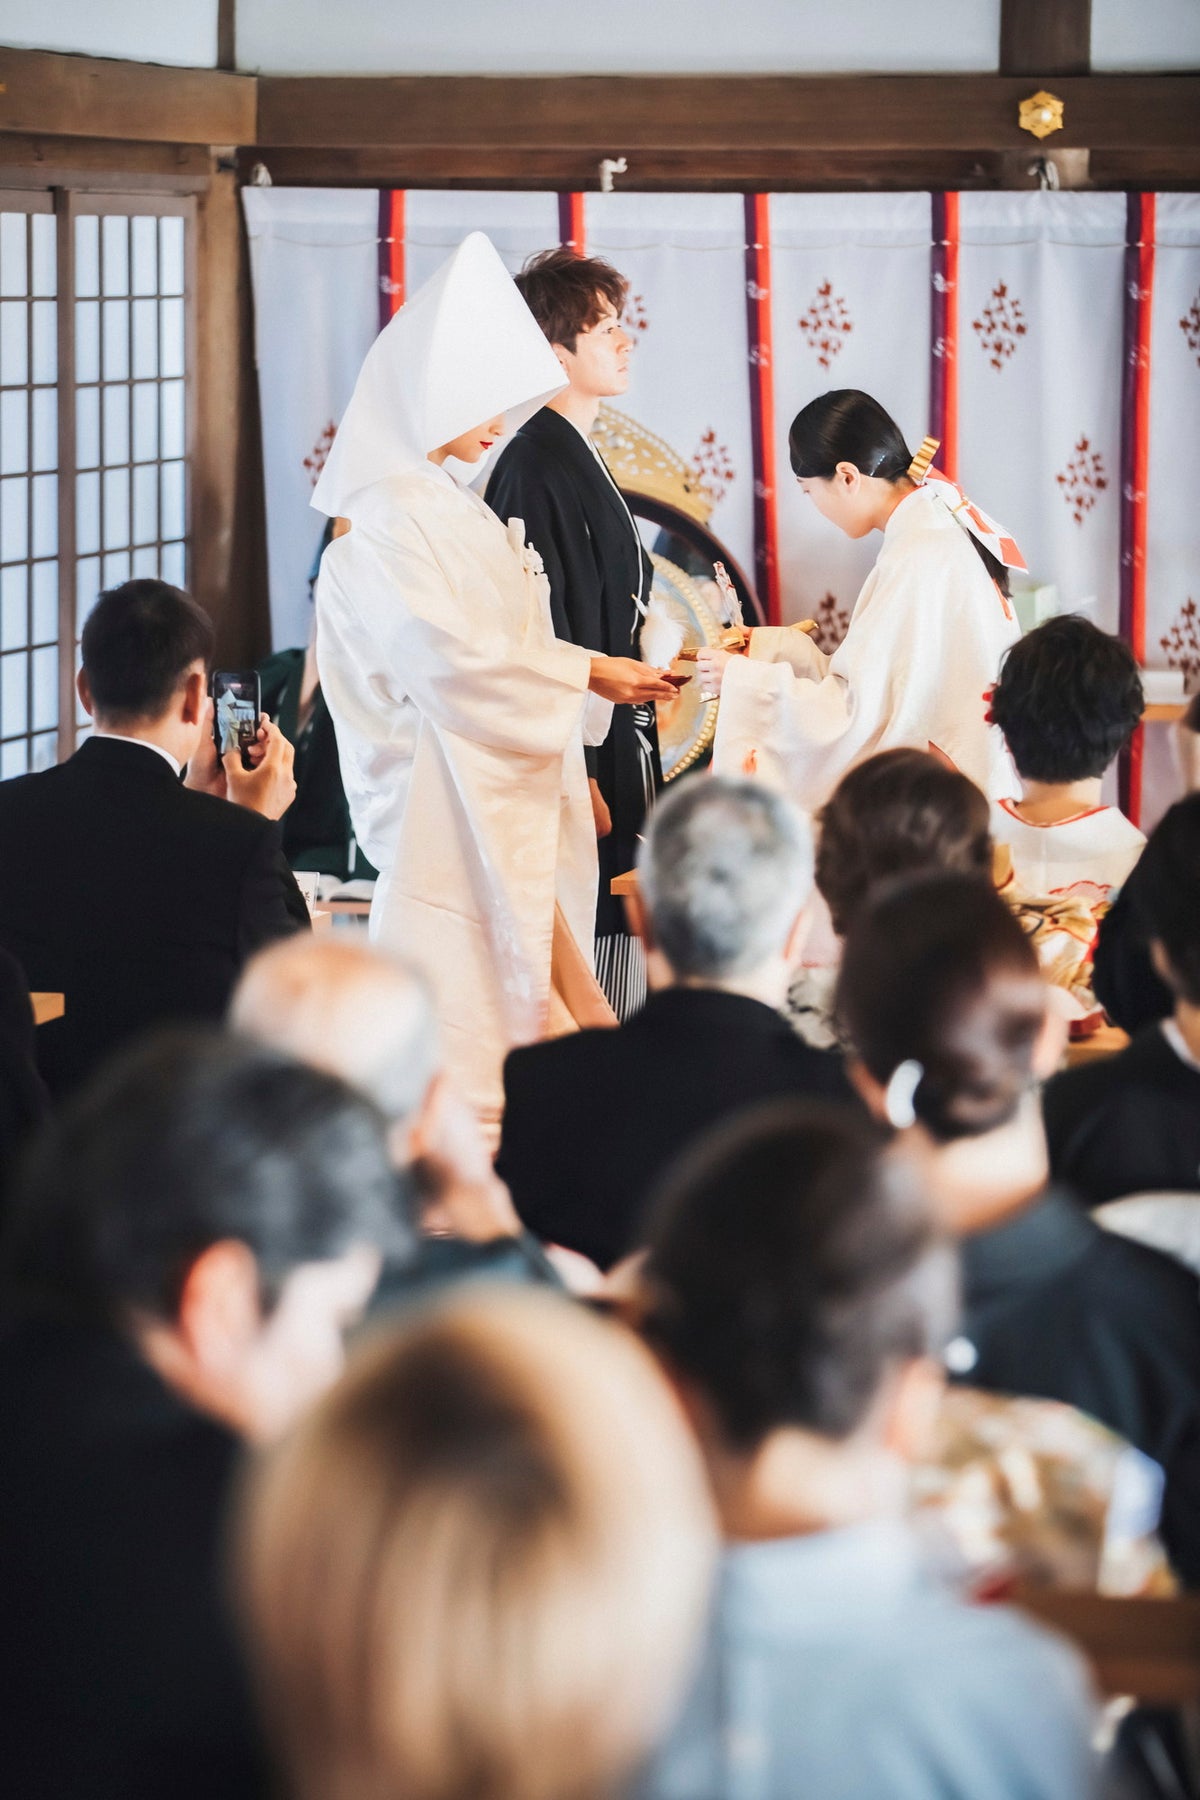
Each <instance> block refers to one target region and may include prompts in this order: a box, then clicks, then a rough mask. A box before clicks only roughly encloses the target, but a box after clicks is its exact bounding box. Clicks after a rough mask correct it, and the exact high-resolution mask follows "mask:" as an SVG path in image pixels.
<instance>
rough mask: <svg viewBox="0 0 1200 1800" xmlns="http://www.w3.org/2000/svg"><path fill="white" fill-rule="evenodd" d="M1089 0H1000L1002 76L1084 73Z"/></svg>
mask: <svg viewBox="0 0 1200 1800" xmlns="http://www.w3.org/2000/svg"><path fill="white" fill-rule="evenodd" d="M1091 66H1092V0H1000V73H1001V74H1002V75H1039V76H1053V75H1086V74H1087V72H1088V70H1089V69H1090V68H1091Z"/></svg>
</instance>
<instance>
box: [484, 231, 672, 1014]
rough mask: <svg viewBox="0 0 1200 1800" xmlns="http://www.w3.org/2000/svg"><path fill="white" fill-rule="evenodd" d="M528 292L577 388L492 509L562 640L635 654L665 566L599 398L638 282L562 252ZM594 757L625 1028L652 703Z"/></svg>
mask: <svg viewBox="0 0 1200 1800" xmlns="http://www.w3.org/2000/svg"><path fill="white" fill-rule="evenodd" d="M517 286H518V288H519V289H520V290H521V294H522V296H523V298H524V300H525V303H526V305H527V306H528V307H529V309H530V311H531V312H532V314H533V316H534V318H535V319H536V320H537V322H538V324H539V325H540V326H541V328H542V330H543V331H544V332H545V334H546V337H547V338H548V339H549V342H550V345H551V348H552V349H553V351H554V354H555V355H556V356H557V358H558V360H559V362H560V363H561V365H562V369H563V373H564V375H565V376H566V377H567V379H568V381H569V383H570V385H569V386H568V387H567V388H565V389H564V390H563V392H562V393H561V394H558V395H556V396H555V398H554V399H553V400H551V402H550V403H549V405H548V406H545V407H543V408H542V410H541V412H538V413H535V414H534V416H533V418H532V419H530V420H529V422H528V423H527V424H526V425H523V426H522V427H521V429H520V431H518V432H517V434H516V436H515V437H514V438H513V439H512V440H511V442H510V443H509V444H508V445H507V446H506V447H505V448H504V450H503V452H502V453H501V455H500V458H499V461H498V462H497V465H496V469H495V472H494V474H493V475H492V477H491V480H490V481H489V482H488V488H487V501H488V505H489V506H490V507H491V508H492V510H493V512H495V513H497V514H499V516H500V518H501V519H504V520H508V519H510V518H519V519H523V520H524V522H525V532H526V536H527V538H528V540H529V542H530V543H531V544H532V545H533V547H534V549H535V550H536V551H537V552H538V553H539V555H540V556H541V558H542V561H543V563H544V564H545V569H546V576H547V579H548V580H549V583H550V613H551V617H552V618H553V620H554V629H555V632H556V633H557V635H558V636H559V637H560V638H566V639H568V640H569V641H570V642H571V643H573V644H582V645H583V646H584V648H585V649H587V650H594V651H596V652H597V653H598V654H601V655H604V656H629V655H631V654H634V655H636V648H632V647H634V646H636V644H637V640H638V636H639V633H640V629H641V621H642V609H644V608H645V607H646V605H647V604H648V603H649V600H650V592H651V587H652V584H653V581H654V568H653V565H652V563H651V561H650V558H649V557H648V556H647V554H646V552H645V549H644V548H643V546H642V540H641V537H640V536H639V534H638V529H637V526H636V525H635V524H634V521H633V518H632V516H631V514H630V511H629V508H628V506H627V505H626V504H625V501H624V499H623V498H622V495H621V492H620V490H619V489H618V487H617V484H616V482H615V481H614V480H613V478H612V476H611V474H610V473H609V471H608V468H607V466H606V465H605V462H604V459H603V458H602V457H601V455H600V452H599V451H598V450H597V449H596V447H595V445H594V444H593V443H592V440H591V431H592V427H593V426H594V425H595V423H596V415H597V413H598V412H599V410H600V402H601V401H602V400H605V399H609V398H611V397H612V396H614V395H616V394H623V393H624V392H625V389H626V388H627V386H628V385H629V352H630V349H631V348H632V339H631V338H630V337H629V336H628V335H627V333H626V332H625V331H624V330H622V327H621V313H622V310H623V308H624V305H625V296H626V293H627V291H628V283H627V282H626V280H625V278H624V276H622V275H620V274H619V273H618V272H617V270H616V269H614V268H613V267H612V265H611V263H607V262H604V261H602V260H601V259H600V258H599V257H580V256H576V255H575V253H574V251H573V250H571V249H569V248H562V249H556V250H546V251H543V252H542V254H541V255H540V256H535V257H533V258H532V259H531V261H530V262H528V263H527V264H526V266H525V268H524V269H522V271H521V273H520V274H519V275H518V276H517ZM584 754H585V756H586V758H587V768H588V778H589V781H590V784H591V793H592V811H593V814H594V816H595V820H596V836H597V838H598V839H599V850H600V881H599V888H598V891H597V896H596V974H597V977H598V979H599V981H600V985H601V987H602V988H603V989H604V991H605V993H606V994H607V995H608V998H609V1000H610V1002H611V1003H612V1006H613V1009H614V1010H615V1012H616V1014H617V1017H618V1018H620V1019H625V1018H628V1017H630V1016H631V1014H632V1013H633V1012H634V1011H636V1009H637V1007H638V1006H640V1004H641V1002H642V1000H643V998H644V997H645V970H644V966H643V963H642V958H641V955H640V952H639V948H638V944H637V941H636V939H634V938H633V937H631V936H630V934H629V930H628V926H627V924H626V921H625V917H624V914H623V913H622V910H621V902H620V900H619V899H615V898H614V897H613V894H612V892H611V882H612V878H613V876H614V875H622V874H624V873H626V871H628V870H629V869H632V867H633V864H634V858H635V856H636V854H637V844H638V838H639V835H640V833H641V831H642V827H643V822H644V820H645V817H646V813H647V811H648V809H649V807H650V805H651V804H652V802H653V799H654V795H655V793H656V791H657V790H658V788H659V787H660V786H661V785H662V770H661V767H660V765H659V759H658V730H657V726H656V723H655V717H654V707H653V705H652V704H651V705H647V706H636V707H635V706H618V707H617V708H615V710H614V712H613V722H612V726H611V729H610V730H609V734H608V736H607V738H606V739H605V741H604V743H603V744H600V745H598V746H596V747H595V748H591V747H589V748H587V749H586V750H585V752H584Z"/></svg>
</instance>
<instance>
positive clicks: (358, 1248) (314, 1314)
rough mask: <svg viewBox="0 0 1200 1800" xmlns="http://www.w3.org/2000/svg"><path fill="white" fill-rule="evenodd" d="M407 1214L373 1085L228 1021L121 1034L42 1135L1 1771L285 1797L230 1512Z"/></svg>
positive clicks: (12, 1489) (12, 1305)
mask: <svg viewBox="0 0 1200 1800" xmlns="http://www.w3.org/2000/svg"><path fill="white" fill-rule="evenodd" d="M403 1232H404V1226H403V1221H400V1220H397V1218H396V1215H395V1211H394V1186H393V1180H392V1173H391V1168H390V1165H389V1161H388V1155H387V1146H386V1142H385V1136H384V1129H383V1123H382V1121H381V1120H380V1118H379V1116H378V1114H377V1113H376V1112H375V1110H374V1108H372V1107H371V1106H370V1105H369V1103H368V1102H367V1101H366V1100H364V1099H361V1098H359V1097H358V1096H356V1095H354V1094H352V1093H351V1092H350V1091H349V1090H348V1089H347V1088H346V1087H344V1086H343V1084H342V1083H341V1082H340V1081H337V1080H336V1079H334V1078H333V1077H331V1076H328V1075H322V1074H319V1073H317V1072H316V1071H314V1070H310V1069H305V1068H302V1067H300V1066H299V1065H297V1064H295V1063H293V1062H291V1061H290V1060H289V1059H287V1058H284V1057H280V1056H278V1055H276V1054H275V1053H273V1052H269V1051H266V1050H262V1049H257V1048H250V1047H248V1046H245V1045H240V1044H238V1043H237V1042H236V1041H235V1040H231V1039H226V1038H223V1037H221V1036H219V1035H218V1034H216V1033H210V1032H207V1031H195V1030H193V1031H191V1032H187V1033H175V1032H171V1033H159V1034H156V1035H155V1036H154V1037H153V1038H151V1040H150V1041H149V1042H148V1043H146V1044H145V1045H139V1046H137V1047H136V1048H134V1049H133V1050H129V1051H126V1052H125V1053H124V1055H122V1056H120V1057H118V1058H117V1059H116V1060H115V1061H114V1062H113V1063H112V1064H111V1065H110V1066H109V1067H108V1068H106V1069H104V1070H103V1071H101V1073H100V1074H99V1075H98V1076H97V1077H96V1078H95V1080H93V1081H92V1082H90V1083H89V1084H87V1086H86V1087H85V1088H84V1089H82V1090H81V1091H80V1092H79V1093H78V1094H77V1095H76V1096H75V1097H74V1098H73V1099H72V1100H71V1101H70V1102H68V1103H67V1104H66V1105H65V1106H64V1107H63V1109H62V1110H61V1112H60V1113H59V1115H58V1117H57V1119H56V1120H55V1122H54V1123H53V1124H52V1125H51V1127H50V1128H49V1130H48V1131H47V1132H46V1133H45V1135H44V1136H43V1137H42V1138H41V1139H40V1140H39V1143H38V1144H37V1146H36V1147H35V1149H34V1151H33V1153H32V1158H31V1160H30V1162H29V1163H28V1164H27V1165H26V1167H25V1169H24V1172H23V1176H22V1179H21V1180H20V1181H19V1182H18V1183H17V1185H16V1188H15V1190H14V1193H13V1196H12V1201H11V1209H10V1212H9V1216H8V1217H7V1219H6V1221H5V1228H4V1233H3V1237H2V1239H0V1420H2V1421H3V1425H2V1429H3V1440H4V1457H3V1463H2V1465H0V1565H2V1566H3V1569H4V1583H3V1586H4V1603H3V1605H2V1606H0V1683H2V1688H3V1695H4V1704H3V1707H0V1768H2V1769H3V1771H4V1785H5V1791H6V1792H8V1793H11V1794H13V1795H18V1794H19V1795H21V1796H22V1800H67V1797H68V1796H69V1797H70V1800H163V1796H166V1795H170V1796H171V1797H172V1800H217V1797H218V1796H219V1797H220V1800H266V1796H267V1795H268V1794H269V1793H272V1792H274V1787H273V1785H272V1784H271V1783H270V1782H269V1780H268V1779H267V1772H266V1770H265V1768H264V1767H263V1759H262V1755H261V1752H260V1748H259V1743H258V1733H257V1730H256V1728H255V1724H254V1721H253V1716H252V1708H251V1705H250V1700H249V1695H248V1693H247V1691H246V1685H245V1682H244V1679H243V1673H242V1668H241V1659H240V1656H239V1654H238V1649H237V1640H236V1634H235V1631H234V1628H233V1623H232V1621H231V1619H230V1617H229V1609H228V1597H229V1595H230V1593H231V1588H232V1584H231V1582H230V1580H229V1571H228V1569H227V1566H226V1550H227V1544H226V1538H227V1519H226V1513H227V1509H228V1505H229V1501H230V1497H231V1492H232V1488H233V1484H234V1482H235V1478H236V1475H237V1470H238V1465H239V1463H240V1461H241V1455H242V1444H243V1441H244V1440H245V1439H251V1440H255V1441H258V1440H267V1439H271V1438H273V1437H275V1436H276V1435H277V1434H278V1433H279V1432H281V1431H283V1430H285V1429H286V1428H287V1427H288V1426H289V1425H290V1424H291V1423H292V1421H293V1420H294V1418H295V1417H296V1416H297V1415H298V1414H299V1413H300V1412H301V1411H302V1410H303V1409H304V1408H305V1407H306V1406H308V1405H309V1404H311V1402H312V1401H313V1400H314V1399H316V1397H317V1396H318V1394H320V1393H321V1392H323V1391H324V1389H325V1388H326V1387H327V1386H328V1385H329V1384H330V1383H331V1382H332V1381H333V1380H334V1379H335V1377H336V1376H337V1374H338V1373H339V1371H340V1369H341V1365H342V1361H343V1348H342V1334H343V1331H344V1330H345V1328H346V1327H347V1325H348V1324H350V1323H351V1322H352V1321H353V1320H354V1319H355V1318H357V1317H358V1315H359V1314H360V1313H361V1310H362V1308H363V1306H364V1304H365V1302H366V1300H367V1298H368V1297H369V1294H370V1292H371V1289H372V1287H373V1285H374V1282H375V1280H376V1279H377V1277H378V1273H379V1267H380V1261H381V1256H382V1255H383V1254H385V1253H388V1252H389V1251H391V1249H392V1247H393V1243H394V1240H395V1239H396V1237H397V1234H398V1233H401V1234H402V1233H403Z"/></svg>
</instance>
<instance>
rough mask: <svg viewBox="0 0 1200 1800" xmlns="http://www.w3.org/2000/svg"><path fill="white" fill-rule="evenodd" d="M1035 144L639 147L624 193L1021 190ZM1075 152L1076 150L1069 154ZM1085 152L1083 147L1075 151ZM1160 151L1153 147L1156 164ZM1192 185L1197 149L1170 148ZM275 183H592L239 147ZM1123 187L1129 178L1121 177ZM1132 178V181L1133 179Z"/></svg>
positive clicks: (561, 168) (543, 155)
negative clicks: (979, 147) (978, 147)
mask: <svg viewBox="0 0 1200 1800" xmlns="http://www.w3.org/2000/svg"><path fill="white" fill-rule="evenodd" d="M1043 154H1044V152H1043V150H1042V149H1041V148H1040V147H1039V146H1038V145H1036V144H1034V142H1033V140H1032V139H1031V140H1030V142H1029V147H1028V148H1027V149H1021V148H1018V149H1016V150H1008V151H996V150H986V151H979V152H975V151H967V150H946V151H943V150H925V151H920V150H912V151H886V152H885V151H879V150H862V151H857V150H839V151H835V152H829V151H816V150H791V151H789V150H772V151H755V150H736V151H735V150H730V151H716V152H714V151H702V150H656V151H645V152H642V153H641V154H639V155H638V156H637V157H636V158H635V159H634V160H633V163H632V166H631V168H630V172H629V174H628V175H625V176H622V177H620V178H619V181H618V186H619V187H620V188H621V189H622V190H623V191H625V192H643V193H653V192H666V193H678V192H681V191H685V190H688V189H704V190H705V191H706V192H718V193H721V192H725V193H746V192H747V191H754V190H764V191H767V190H769V191H770V192H772V193H786V192H804V191H807V192H824V191H836V190H839V189H849V190H852V191H866V190H870V189H879V190H884V191H890V192H898V193H911V192H918V191H924V190H927V189H930V188H934V189H938V190H941V189H952V190H960V189H974V188H1026V187H1035V186H1036V185H1037V177H1036V174H1035V173H1034V171H1035V167H1036V164H1037V162H1038V160H1039V158H1040V157H1041V156H1042V155H1043ZM1075 154H1077V155H1078V154H1079V153H1078V152H1076V153H1075ZM1084 154H1085V155H1086V152H1085V153H1084ZM1165 154H1166V153H1156V154H1155V157H1154V166H1155V167H1156V168H1157V167H1160V166H1161V165H1162V162H1163V157H1164V155H1165ZM1175 154H1176V155H1177V156H1178V158H1179V159H1180V163H1181V164H1182V163H1183V162H1184V161H1187V162H1188V163H1189V166H1190V167H1192V169H1193V170H1194V174H1195V179H1196V182H1197V183H1200V146H1198V147H1197V149H1196V150H1195V151H1193V152H1178V153H1175ZM260 162H261V163H263V164H264V165H265V167H266V168H267V170H268V171H269V173H270V175H271V178H272V180H273V181H275V182H276V183H277V184H279V185H280V186H284V187H397V188H411V187H420V188H494V189H546V188H551V189H559V190H563V189H573V190H584V191H587V190H594V189H596V188H597V187H598V186H599V176H598V173H597V167H596V157H595V153H594V151H591V150H587V151H574V150H572V151H563V150H521V149H510V148H508V147H504V146H495V147H492V146H480V147H479V148H476V149H468V150H452V149H421V148H416V149H388V148H383V149H342V150H323V149H313V150H308V149H305V150H301V149H296V148H292V147H287V148H279V147H278V146H275V145H259V146H257V147H255V148H254V149H246V150H242V151H241V152H239V155H238V167H239V173H240V174H241V177H242V180H243V181H249V179H250V176H251V173H252V171H253V169H254V167H255V165H256V164H257V163H260ZM1126 185H1128V183H1126ZM1135 185H1136V183H1135Z"/></svg>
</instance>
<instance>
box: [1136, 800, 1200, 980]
mask: <svg viewBox="0 0 1200 1800" xmlns="http://www.w3.org/2000/svg"><path fill="white" fill-rule="evenodd" d="M1137 915H1138V924H1139V927H1140V929H1141V931H1142V932H1143V933H1144V935H1145V937H1146V938H1147V939H1148V941H1149V943H1150V947H1151V954H1152V955H1153V957H1154V963H1155V967H1156V968H1157V970H1158V972H1159V974H1160V975H1161V976H1162V978H1163V980H1164V981H1165V982H1166V983H1167V986H1168V987H1169V988H1170V989H1171V991H1172V993H1173V994H1174V995H1175V998H1176V1002H1177V1003H1178V1002H1180V1001H1182V1002H1183V1004H1184V1005H1186V1006H1200V794H1189V795H1188V796H1187V798H1186V799H1185V800H1179V801H1177V802H1176V803H1175V805H1174V806H1172V807H1171V808H1170V810H1169V811H1168V812H1166V813H1164V814H1163V817H1162V818H1161V819H1160V820H1159V822H1158V824H1157V825H1156V826H1155V828H1154V830H1153V831H1152V832H1151V834H1150V838H1149V841H1148V842H1147V844H1146V848H1145V849H1144V850H1143V851H1142V855H1141V861H1140V862H1139V863H1138V886H1137Z"/></svg>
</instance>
